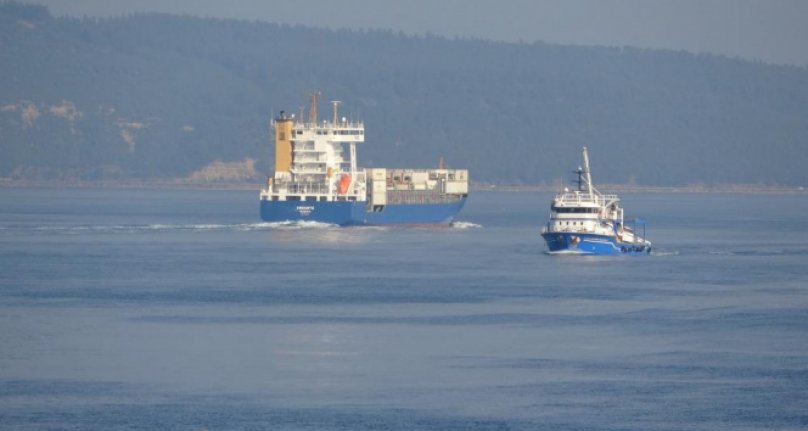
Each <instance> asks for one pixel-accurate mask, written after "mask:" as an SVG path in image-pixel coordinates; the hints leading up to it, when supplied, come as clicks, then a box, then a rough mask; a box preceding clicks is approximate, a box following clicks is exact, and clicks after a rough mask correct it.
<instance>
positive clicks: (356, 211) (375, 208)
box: [260, 93, 468, 226]
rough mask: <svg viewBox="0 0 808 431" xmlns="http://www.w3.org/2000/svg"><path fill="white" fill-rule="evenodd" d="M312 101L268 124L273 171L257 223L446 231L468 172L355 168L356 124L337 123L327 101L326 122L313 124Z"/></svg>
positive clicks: (461, 200) (360, 138)
mask: <svg viewBox="0 0 808 431" xmlns="http://www.w3.org/2000/svg"><path fill="white" fill-rule="evenodd" d="M318 96H319V93H314V94H311V95H310V96H309V97H310V106H309V112H308V114H309V115H308V121H304V112H303V109H302V108H301V110H300V115H299V116H298V117H297V118H295V116H294V115H287V114H286V113H285V112H284V111H281V113H280V115H279V116H278V117H277V118H275V119H274V120H273V121H272V127H273V128H274V132H275V172H274V174H273V175H272V176H270V177H268V178H267V181H266V184H265V186H263V187H262V188H261V192H260V207H261V219H263V220H264V221H268V222H279V221H314V222H321V223H329V224H337V225H343V226H349V225H424V226H428V225H435V226H440V225H449V224H450V223H451V222H452V221H453V220H454V218H455V216H456V215H457V213H458V212H460V210H461V209H462V208H463V205H464V204H465V203H466V199H467V198H468V171H467V170H466V169H447V168H445V166H443V163H442V160H441V162H439V164H438V168H437V169H402V168H389V169H388V168H366V169H363V168H358V167H357V158H356V147H357V144H361V143H363V142H364V141H365V126H364V123H363V122H361V121H360V122H357V121H353V120H349V119H347V118H345V117H342V118H340V117H339V113H338V108H339V105H340V102H338V101H333V102H331V103H332V115H331V119H330V120H331V121H328V120H325V121H322V122H318V118H317V99H318Z"/></svg>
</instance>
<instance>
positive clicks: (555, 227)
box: [541, 147, 651, 255]
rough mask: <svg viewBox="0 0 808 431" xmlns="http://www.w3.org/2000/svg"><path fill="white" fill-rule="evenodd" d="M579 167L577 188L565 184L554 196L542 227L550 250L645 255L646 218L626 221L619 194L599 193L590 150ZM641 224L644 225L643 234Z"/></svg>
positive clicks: (647, 242)
mask: <svg viewBox="0 0 808 431" xmlns="http://www.w3.org/2000/svg"><path fill="white" fill-rule="evenodd" d="M583 159H584V166H583V167H578V170H577V171H576V173H577V174H578V187H577V190H569V189H568V188H564V190H563V191H561V192H560V193H558V194H557V195H556V196H555V198H554V199H553V203H552V206H551V207H550V214H551V215H550V221H549V222H548V223H547V225H546V226H544V228H542V232H541V236H542V237H543V238H544V240H545V241H546V242H547V248H548V249H549V253H550V254H591V255H621V254H628V255H643V254H649V253H651V242H650V241H648V240H647V239H645V222H644V221H642V220H632V221H626V220H625V219H624V218H623V208H621V207H620V205H619V203H620V199H619V198H618V197H617V195H606V194H602V193H600V192H599V191H598V190H597V189H595V186H594V185H593V184H592V171H591V170H590V169H589V153H588V152H587V149H586V147H584V148H583ZM638 228H642V235H640V234H639V232H638Z"/></svg>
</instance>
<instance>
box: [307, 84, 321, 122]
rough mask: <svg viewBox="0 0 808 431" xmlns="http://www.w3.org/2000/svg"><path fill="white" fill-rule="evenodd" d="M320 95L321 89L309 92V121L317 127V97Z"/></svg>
mask: <svg viewBox="0 0 808 431" xmlns="http://www.w3.org/2000/svg"><path fill="white" fill-rule="evenodd" d="M319 96H320V92H319V91H315V92H313V93H309V99H310V100H311V106H310V107H309V123H311V127H317V98H318V97H319Z"/></svg>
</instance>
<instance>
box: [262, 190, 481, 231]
mask: <svg viewBox="0 0 808 431" xmlns="http://www.w3.org/2000/svg"><path fill="white" fill-rule="evenodd" d="M465 203H466V197H465V196H464V197H463V198H461V199H460V200H458V201H457V202H452V203H430V204H391V205H385V206H384V209H383V210H381V211H379V212H372V211H368V210H367V203H366V202H349V201H331V202H319V201H266V200H262V201H261V219H262V220H264V221H268V222H279V221H287V220H290V221H315V222H320V223H330V224H338V225H342V226H351V225H448V224H449V223H451V222H452V221H453V220H454V217H455V216H456V215H457V213H458V212H460V210H461V209H462V208H463V205H464V204H465Z"/></svg>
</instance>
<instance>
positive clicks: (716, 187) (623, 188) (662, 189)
mask: <svg viewBox="0 0 808 431" xmlns="http://www.w3.org/2000/svg"><path fill="white" fill-rule="evenodd" d="M262 185H263V182H262V181H255V182H226V181H219V182H214V181H210V182H206V181H193V180H188V179H139V180H134V179H130V180H94V181H90V180H67V181H65V180H18V179H10V178H0V188H56V189H58V188H112V189H115V188H117V189H198V190H254V191H256V192H257V191H258V190H259V189H260V188H261V186H262ZM559 188H560V185H559V184H532V185H530V184H528V185H513V184H496V183H482V182H477V183H470V184H469V189H470V191H472V192H484V191H485V192H506V193H507V192H550V193H555V192H557V191H558V190H559ZM598 188H599V189H601V190H604V191H609V192H615V193H779V194H784V193H788V194H808V188H806V187H802V186H783V185H761V184H691V185H684V186H657V185H639V184H603V185H601V186H600V187H598Z"/></svg>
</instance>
